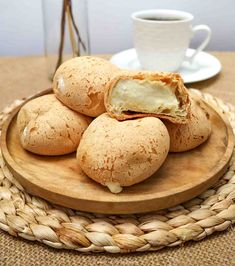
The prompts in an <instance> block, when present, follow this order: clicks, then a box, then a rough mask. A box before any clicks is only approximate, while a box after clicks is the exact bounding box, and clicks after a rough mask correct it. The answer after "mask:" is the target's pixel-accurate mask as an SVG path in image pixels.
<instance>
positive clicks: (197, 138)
mask: <svg viewBox="0 0 235 266" xmlns="http://www.w3.org/2000/svg"><path fill="white" fill-rule="evenodd" d="M164 124H165V126H166V127H167V130H168V133H169V135H170V152H184V151H188V150H191V149H194V148H196V147H197V146H199V145H201V144H202V143H204V142H205V141H206V140H207V139H208V138H209V136H210V134H211V122H210V120H209V114H208V113H207V111H206V110H205V108H204V106H203V103H202V102H201V101H199V100H196V99H194V98H192V99H191V118H190V120H189V121H188V123H187V124H183V125H180V124H173V123H171V122H169V121H164Z"/></svg>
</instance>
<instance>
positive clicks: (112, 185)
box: [106, 182, 122, 193]
mask: <svg viewBox="0 0 235 266" xmlns="http://www.w3.org/2000/svg"><path fill="white" fill-rule="evenodd" d="M106 186H107V187H108V189H109V190H110V191H111V192H112V193H120V192H121V191H122V187H121V186H120V184H119V183H117V182H108V183H106Z"/></svg>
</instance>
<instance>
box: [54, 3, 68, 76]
mask: <svg viewBox="0 0 235 266" xmlns="http://www.w3.org/2000/svg"><path fill="white" fill-rule="evenodd" d="M66 4H67V0H64V1H63V8H62V13H61V22H60V46H59V56H58V60H57V63H56V67H55V71H56V70H57V68H58V67H59V66H60V65H61V63H62V57H63V49H64V33H65V13H66Z"/></svg>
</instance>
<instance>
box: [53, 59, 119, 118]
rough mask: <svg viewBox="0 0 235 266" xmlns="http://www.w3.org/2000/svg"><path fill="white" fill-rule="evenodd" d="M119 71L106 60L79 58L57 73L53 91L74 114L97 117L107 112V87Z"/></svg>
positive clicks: (67, 63)
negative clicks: (105, 93) (105, 102)
mask: <svg viewBox="0 0 235 266" xmlns="http://www.w3.org/2000/svg"><path fill="white" fill-rule="evenodd" d="M118 71H119V69H118V68H117V67H116V66H114V65H113V64H111V63H110V62H109V61H107V60H105V59H102V58H98V57H92V56H81V57H76V58H73V59H70V60H68V61H66V62H64V63H63V64H62V65H61V66H60V67H59V68H58V69H57V71H56V73H55V76H54V79H53V90H54V92H55V94H56V97H57V98H58V99H59V100H60V101H61V102H63V103H64V104H65V105H67V106H68V107H70V108H71V109H73V110H74V111H77V112H79V113H82V114H85V115H88V116H92V117H97V116H99V115H100V114H102V113H104V112H105V107H104V90H105V86H106V84H107V82H108V81H109V80H110V79H111V78H112V77H113V76H114V75H115V73H116V72H118Z"/></svg>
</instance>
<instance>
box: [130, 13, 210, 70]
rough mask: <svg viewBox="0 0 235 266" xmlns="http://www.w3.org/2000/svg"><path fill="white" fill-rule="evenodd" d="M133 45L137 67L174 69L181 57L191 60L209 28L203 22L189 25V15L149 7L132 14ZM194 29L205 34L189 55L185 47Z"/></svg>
mask: <svg viewBox="0 0 235 266" xmlns="http://www.w3.org/2000/svg"><path fill="white" fill-rule="evenodd" d="M132 19H133V26H134V46H135V49H136V52H137V56H138V59H139V62H140V64H141V67H142V68H143V69H146V70H160V71H176V70H177V69H179V67H180V66H181V64H182V62H183V61H184V60H187V61H189V62H192V61H193V59H194V58H195V56H196V55H197V54H198V53H199V52H201V51H202V50H203V49H204V48H205V47H206V46H207V44H208V43H209V41H210V38H211V29H210V28H209V27H208V26H207V25H197V26H194V27H192V21H193V15H192V14H190V13H187V12H183V11H178V10H167V9H152V10H144V11H139V12H135V13H133V14H132ZM197 31H205V32H206V33H207V35H206V38H205V39H204V40H203V42H202V43H201V44H200V45H199V47H198V48H197V49H196V50H195V52H194V53H193V54H192V55H191V56H190V57H186V55H185V54H186V50H187V48H188V47H189V44H190V40H191V39H192V37H193V36H194V34H195V33H196V32H197Z"/></svg>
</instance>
